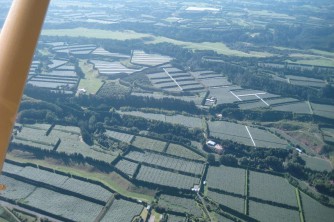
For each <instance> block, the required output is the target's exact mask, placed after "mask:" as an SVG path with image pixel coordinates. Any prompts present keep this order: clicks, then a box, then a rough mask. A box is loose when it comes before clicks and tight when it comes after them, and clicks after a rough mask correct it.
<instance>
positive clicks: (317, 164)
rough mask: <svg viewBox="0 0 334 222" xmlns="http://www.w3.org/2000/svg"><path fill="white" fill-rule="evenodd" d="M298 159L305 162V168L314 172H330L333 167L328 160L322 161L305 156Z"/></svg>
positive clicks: (318, 158)
mask: <svg viewBox="0 0 334 222" xmlns="http://www.w3.org/2000/svg"><path fill="white" fill-rule="evenodd" d="M300 157H301V158H302V159H303V160H304V161H305V167H307V168H310V169H312V170H316V171H325V170H326V171H327V172H330V171H331V170H332V169H333V167H332V165H331V162H330V161H329V160H325V159H322V158H320V157H312V156H308V155H305V154H302V155H300Z"/></svg>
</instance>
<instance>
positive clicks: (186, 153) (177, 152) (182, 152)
mask: <svg viewBox="0 0 334 222" xmlns="http://www.w3.org/2000/svg"><path fill="white" fill-rule="evenodd" d="M166 153H168V154H171V155H174V156H180V157H184V158H187V159H192V160H204V157H202V156H200V155H198V154H197V153H195V152H193V151H191V150H189V149H188V148H186V147H184V146H181V145H178V144H174V143H170V144H169V146H168V148H167V151H166Z"/></svg>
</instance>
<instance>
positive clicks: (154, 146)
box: [132, 136, 167, 152]
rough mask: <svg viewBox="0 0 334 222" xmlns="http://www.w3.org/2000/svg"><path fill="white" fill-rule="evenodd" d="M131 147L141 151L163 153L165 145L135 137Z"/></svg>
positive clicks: (157, 141)
mask: <svg viewBox="0 0 334 222" xmlns="http://www.w3.org/2000/svg"><path fill="white" fill-rule="evenodd" d="M132 145H133V146H135V147H138V148H141V149H147V150H154V151H158V152H163V151H164V149H165V147H166V145H167V143H166V142H163V141H160V140H154V139H150V138H147V137H142V136H136V137H135V140H134V141H133V142H132Z"/></svg>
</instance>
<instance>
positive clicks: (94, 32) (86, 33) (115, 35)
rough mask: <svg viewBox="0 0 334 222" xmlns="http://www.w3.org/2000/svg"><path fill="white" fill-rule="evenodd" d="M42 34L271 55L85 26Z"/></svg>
mask: <svg viewBox="0 0 334 222" xmlns="http://www.w3.org/2000/svg"><path fill="white" fill-rule="evenodd" d="M42 35H44V36H70V37H87V38H98V39H114V40H129V39H143V38H150V40H147V41H146V44H158V43H163V42H168V43H172V44H175V45H179V46H183V47H184V48H188V49H192V50H213V51H216V52H217V53H219V54H224V55H228V56H238V57H258V58H261V57H270V56H273V55H272V54H270V53H267V52H255V51H251V52H249V53H246V52H242V51H238V50H234V49H231V48H229V47H228V46H226V45H225V44H224V43H221V42H216V43H214V42H202V43H193V42H185V41H178V40H175V39H171V38H166V37H162V36H154V35H149V34H143V33H137V32H134V31H122V32H121V31H106V30H99V29H87V28H76V29H47V30H44V31H43V32H42Z"/></svg>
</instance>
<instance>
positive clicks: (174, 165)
mask: <svg viewBox="0 0 334 222" xmlns="http://www.w3.org/2000/svg"><path fill="white" fill-rule="evenodd" d="M127 157H128V158H131V159H132V160H134V161H140V162H143V163H146V164H150V165H155V166H160V167H164V168H167V169H171V170H175V171H180V172H185V173H191V174H195V175H201V174H202V171H203V168H204V164H203V163H198V162H194V161H190V160H185V159H180V158H174V157H170V156H166V155H161V154H156V153H149V152H145V153H141V152H136V151H134V152H131V153H129V154H128V155H127ZM134 157H135V158H134Z"/></svg>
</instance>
